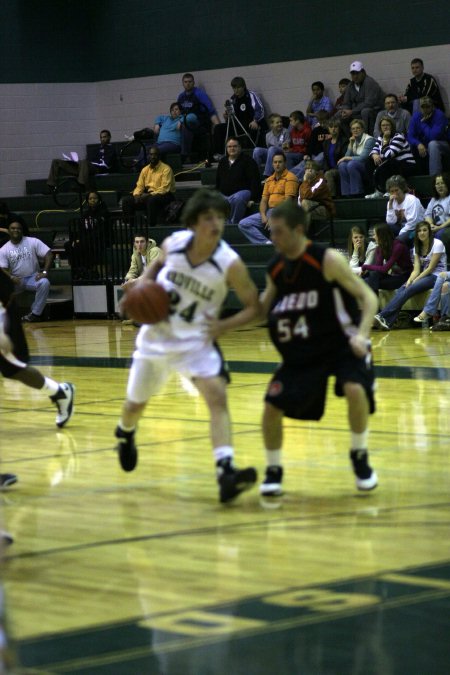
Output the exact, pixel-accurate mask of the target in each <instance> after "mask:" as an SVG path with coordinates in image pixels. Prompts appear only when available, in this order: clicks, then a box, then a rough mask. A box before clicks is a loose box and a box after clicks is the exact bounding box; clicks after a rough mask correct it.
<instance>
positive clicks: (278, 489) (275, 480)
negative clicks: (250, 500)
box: [259, 466, 283, 497]
mask: <svg viewBox="0 0 450 675" xmlns="http://www.w3.org/2000/svg"><path fill="white" fill-rule="evenodd" d="M282 481H283V467H282V466H268V467H267V469H266V477H265V479H264V481H263V482H262V483H261V485H260V486H259V493H260V495H261V496H262V497H281V495H282V494H283V486H282V485H281V483H282Z"/></svg>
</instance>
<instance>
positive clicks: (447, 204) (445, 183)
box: [424, 173, 450, 249]
mask: <svg viewBox="0 0 450 675" xmlns="http://www.w3.org/2000/svg"><path fill="white" fill-rule="evenodd" d="M424 220H426V221H427V223H430V225H431V231H432V233H433V234H434V236H435V237H436V238H437V239H440V240H441V241H443V242H444V245H445V248H446V249H448V248H449V247H450V174H448V173H442V174H438V175H437V176H434V178H433V197H432V199H431V200H430V202H429V204H428V206H427V208H426V211H425V218H424Z"/></svg>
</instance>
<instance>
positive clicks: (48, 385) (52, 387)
mask: <svg viewBox="0 0 450 675" xmlns="http://www.w3.org/2000/svg"><path fill="white" fill-rule="evenodd" d="M42 389H43V390H44V391H45V392H47V394H48V395H49V396H54V395H55V394H56V392H57V391H58V389H59V383H58V382H55V380H52V379H51V378H50V377H44V386H43V387H42Z"/></svg>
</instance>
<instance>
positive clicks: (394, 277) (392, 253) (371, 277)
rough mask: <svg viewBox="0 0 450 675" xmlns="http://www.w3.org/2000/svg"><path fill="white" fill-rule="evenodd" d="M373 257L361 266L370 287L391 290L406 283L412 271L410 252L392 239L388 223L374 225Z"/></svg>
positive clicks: (376, 289)
mask: <svg viewBox="0 0 450 675" xmlns="http://www.w3.org/2000/svg"><path fill="white" fill-rule="evenodd" d="M373 238H374V243H375V249H374V251H373V259H372V260H371V261H369V260H366V261H364V263H363V264H362V266H361V274H362V277H363V279H364V281H365V282H366V283H367V284H368V285H369V286H370V288H371V289H372V290H373V291H374V292H375V293H378V291H379V289H383V290H387V291H393V290H396V289H397V288H400V286H403V284H404V283H406V282H407V281H408V279H409V277H410V275H411V272H412V268H413V265H412V261H411V252H410V249H409V248H408V246H407V245H406V244H404V243H403V242H402V241H400V240H399V239H394V235H393V234H392V231H391V229H390V228H389V225H386V224H385V223H382V224H381V225H376V226H375V228H374V233H373Z"/></svg>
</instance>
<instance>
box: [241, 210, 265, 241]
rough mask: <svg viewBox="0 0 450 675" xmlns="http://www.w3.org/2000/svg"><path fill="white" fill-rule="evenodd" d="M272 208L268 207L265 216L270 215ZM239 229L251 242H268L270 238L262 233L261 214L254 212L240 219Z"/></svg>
mask: <svg viewBox="0 0 450 675" xmlns="http://www.w3.org/2000/svg"><path fill="white" fill-rule="evenodd" d="M272 211H273V209H269V210H268V211H267V213H266V216H267V217H270V214H271V212H272ZM238 227H239V229H240V231H241V232H242V234H243V235H245V236H246V237H247V239H248V240H249V241H250V242H251V243H252V244H270V243H271V242H270V239H269V238H268V237H266V235H265V234H264V232H265V230H264V226H263V224H262V220H261V215H260V214H259V213H254V214H253V215H251V216H247V218H244V220H241V222H240V223H239V226H238Z"/></svg>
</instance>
